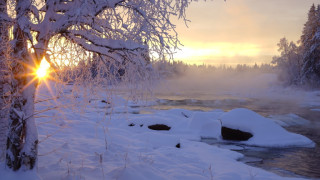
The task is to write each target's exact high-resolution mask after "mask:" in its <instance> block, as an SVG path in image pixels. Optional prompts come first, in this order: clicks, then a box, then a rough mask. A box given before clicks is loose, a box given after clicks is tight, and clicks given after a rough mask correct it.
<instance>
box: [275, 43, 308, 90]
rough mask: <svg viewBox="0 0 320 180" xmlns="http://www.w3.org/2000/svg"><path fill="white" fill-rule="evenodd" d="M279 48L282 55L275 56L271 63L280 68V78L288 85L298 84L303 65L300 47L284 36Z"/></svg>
mask: <svg viewBox="0 0 320 180" xmlns="http://www.w3.org/2000/svg"><path fill="white" fill-rule="evenodd" d="M278 48H279V49H278V51H279V52H280V56H276V57H273V60H272V62H271V63H272V64H275V65H276V66H277V67H278V68H279V70H280V72H279V79H280V80H281V81H283V82H285V83H286V84H288V85H292V84H296V85H297V84H298V83H300V77H301V66H302V62H301V55H300V54H301V53H300V49H299V47H298V46H297V45H296V44H295V43H294V42H292V41H291V42H289V41H288V40H287V39H286V38H282V39H280V42H279V43H278Z"/></svg>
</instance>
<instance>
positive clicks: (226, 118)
mask: <svg viewBox="0 0 320 180" xmlns="http://www.w3.org/2000/svg"><path fill="white" fill-rule="evenodd" d="M220 120H221V121H222V125H223V126H226V127H229V128H232V129H239V130H242V131H245V132H250V133H252V134H253V137H252V138H250V139H249V140H248V141H241V143H243V144H247V145H254V146H264V147H288V146H314V143H313V142H312V141H311V140H310V139H308V138H307V137H305V136H302V135H299V134H295V133H291V132H288V131H287V130H285V129H284V128H282V127H281V126H279V125H278V124H276V123H275V122H274V121H272V120H271V119H268V118H265V117H263V116H261V115H259V114H257V113H255V112H253V111H251V110H249V109H243V108H239V109H233V110H231V111H229V112H227V113H224V114H223V115H222V116H221V117H220Z"/></svg>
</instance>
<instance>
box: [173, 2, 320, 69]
mask: <svg viewBox="0 0 320 180" xmlns="http://www.w3.org/2000/svg"><path fill="white" fill-rule="evenodd" d="M312 3H315V4H320V0H227V1H226V2H225V1H223V0H214V1H210V0H207V1H206V2H203V1H199V2H192V3H191V4H190V5H189V7H188V9H187V18H188V19H189V20H191V22H189V23H188V26H189V27H188V28H187V27H186V26H185V24H184V23H183V22H182V21H181V20H180V21H176V22H175V23H176V24H177V31H178V33H179V39H180V40H181V42H182V44H183V45H184V46H183V47H181V51H179V52H177V54H176V55H175V56H174V57H175V60H183V61H184V62H187V63H190V64H194V63H196V64H203V63H205V64H213V65H217V64H227V65H235V64H239V63H240V64H244V63H247V64H254V63H255V62H257V63H258V64H260V63H269V62H271V60H272V56H274V55H278V52H277V43H278V42H279V40H280V38H282V37H286V38H287V39H289V40H290V41H297V40H299V38H300V35H301V32H302V28H303V24H304V23H305V22H306V20H307V13H308V11H309V9H310V7H311V5H312Z"/></svg>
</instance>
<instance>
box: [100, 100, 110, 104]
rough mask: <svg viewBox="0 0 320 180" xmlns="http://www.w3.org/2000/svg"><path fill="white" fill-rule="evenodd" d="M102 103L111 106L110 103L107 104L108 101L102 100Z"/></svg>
mask: <svg viewBox="0 0 320 180" xmlns="http://www.w3.org/2000/svg"><path fill="white" fill-rule="evenodd" d="M101 102H102V103H106V104H110V103H109V102H107V101H106V100H101Z"/></svg>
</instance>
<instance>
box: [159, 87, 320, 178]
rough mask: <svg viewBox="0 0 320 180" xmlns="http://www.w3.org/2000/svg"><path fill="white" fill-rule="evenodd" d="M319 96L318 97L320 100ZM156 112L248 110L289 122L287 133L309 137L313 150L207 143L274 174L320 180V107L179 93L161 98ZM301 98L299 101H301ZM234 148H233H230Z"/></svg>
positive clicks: (294, 101) (279, 100)
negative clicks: (176, 110)
mask: <svg viewBox="0 0 320 180" xmlns="http://www.w3.org/2000/svg"><path fill="white" fill-rule="evenodd" d="M318 96H319V94H317V95H316V96H315V97H316V98H319V97H318ZM157 97H158V98H159V101H158V104H157V105H155V106H154V107H153V108H155V109H171V108H184V109H190V110H200V111H208V110H212V109H222V110H224V111H229V110H231V109H234V108H248V109H251V110H253V111H255V112H257V113H259V114H261V115H263V116H265V117H272V118H273V119H279V121H278V123H282V124H283V123H286V126H285V127H284V128H286V129H287V130H288V131H291V132H295V133H298V134H302V135H304V136H307V137H308V138H310V139H311V140H313V141H314V142H315V143H316V147H314V148H258V147H248V146H238V147H237V145H234V144H233V145H230V144H228V142H225V143H224V144H223V143H222V144H221V143H217V142H216V141H215V140H214V139H211V140H210V139H209V140H208V139H207V140H204V141H205V142H207V143H209V144H212V145H217V146H222V147H226V148H228V147H229V149H234V150H236V151H238V152H240V153H242V154H244V155H245V158H244V159H242V160H241V161H243V162H245V163H247V164H249V165H252V166H256V167H260V168H263V169H266V170H268V171H272V172H274V173H277V174H279V175H281V176H289V177H306V178H310V179H320V111H318V110H319V109H320V106H319V105H312V106H311V105H310V106H305V105H303V103H302V102H301V101H300V100H297V97H296V98H238V97H235V96H231V95H230V96H229V95H223V96H221V95H219V96H218V95H212V94H211V95H208V94H201V93H200V94H199V93H198V94H197V93H193V94H192V93H188V94H184V95H182V94H178V95H173V96H167V95H163V94H162V95H158V96H157ZM298 99H299V98H298ZM230 147H231V148H230Z"/></svg>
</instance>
